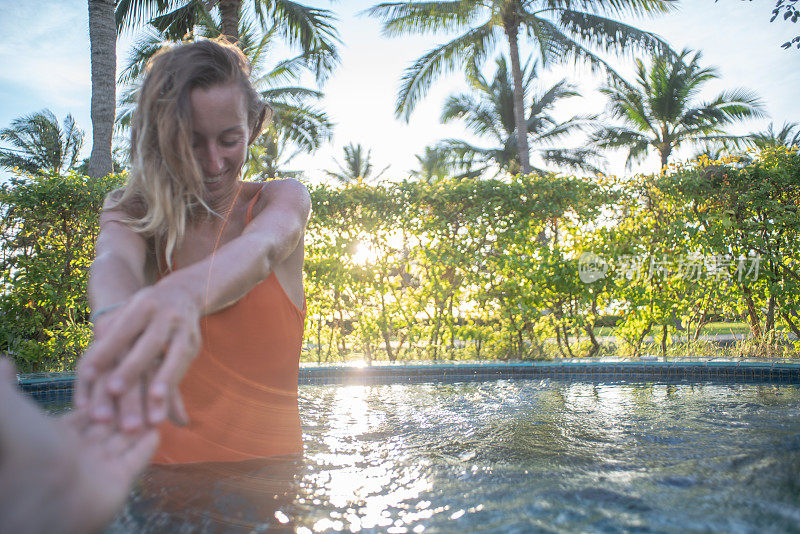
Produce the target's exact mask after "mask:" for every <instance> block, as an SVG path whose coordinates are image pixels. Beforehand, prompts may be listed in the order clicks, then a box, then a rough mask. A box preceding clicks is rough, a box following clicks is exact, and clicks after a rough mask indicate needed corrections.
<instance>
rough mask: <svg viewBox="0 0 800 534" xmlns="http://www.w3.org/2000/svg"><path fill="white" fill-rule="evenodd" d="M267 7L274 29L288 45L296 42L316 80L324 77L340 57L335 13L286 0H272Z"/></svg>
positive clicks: (321, 79)
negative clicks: (308, 61)
mask: <svg viewBox="0 0 800 534" xmlns="http://www.w3.org/2000/svg"><path fill="white" fill-rule="evenodd" d="M271 7H272V13H271V15H272V21H273V23H274V24H275V25H276V26H277V27H278V31H279V32H280V33H281V34H282V35H283V36H284V38H285V39H286V41H287V42H288V44H289V45H290V46H299V47H300V48H301V49H302V50H303V52H304V53H305V54H306V55H308V56H309V60H310V61H311V62H312V64H313V70H314V72H315V74H316V77H317V81H318V82H322V81H324V80H325V79H326V78H327V76H328V75H329V73H330V72H331V70H333V68H334V67H335V66H336V65H338V63H339V61H340V59H339V53H338V51H337V45H338V44H340V42H341V41H340V40H339V34H338V32H337V30H336V27H335V26H334V23H335V22H336V20H337V19H336V16H335V15H334V14H333V12H332V11H330V10H328V9H318V8H314V7H309V6H305V5H302V4H298V3H297V2H291V1H288V0H274V1H273V2H271ZM312 51H313V52H314V53H313V54H311V52H312ZM309 54H311V55H309Z"/></svg>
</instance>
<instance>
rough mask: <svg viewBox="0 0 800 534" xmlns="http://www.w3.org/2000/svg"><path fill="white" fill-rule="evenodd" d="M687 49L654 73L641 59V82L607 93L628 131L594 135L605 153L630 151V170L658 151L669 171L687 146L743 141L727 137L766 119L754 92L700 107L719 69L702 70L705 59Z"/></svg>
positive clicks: (656, 63)
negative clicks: (742, 123)
mask: <svg viewBox="0 0 800 534" xmlns="http://www.w3.org/2000/svg"><path fill="white" fill-rule="evenodd" d="M689 56H690V50H688V49H684V50H683V51H682V52H681V53H680V54H679V55H677V56H674V55H661V56H656V57H654V58H653V60H652V65H651V66H650V69H649V70H648V69H647V68H646V67H645V64H644V63H643V62H642V61H641V60H638V59H637V60H636V82H635V85H634V84H630V83H628V82H626V81H624V80H614V81H612V82H611V83H610V84H609V85H607V86H606V87H603V88H601V92H602V93H604V94H606V95H608V97H609V108H610V114H611V116H612V117H613V118H616V119H621V120H622V121H623V122H624V123H625V126H603V127H601V128H598V129H597V130H596V131H595V132H594V134H593V135H592V142H593V143H594V144H596V146H598V147H601V148H627V149H628V159H627V162H626V163H627V166H628V167H630V166H631V165H632V164H633V163H637V162H640V161H641V160H642V159H644V157H645V156H646V155H647V153H648V151H649V150H650V149H651V148H653V149H655V150H657V151H658V153H659V155H660V157H661V169H662V172H663V169H664V167H666V165H667V163H668V162H669V157H670V155H671V154H672V152H673V150H674V149H676V148H677V147H679V146H680V145H681V144H683V143H686V142H709V141H726V142H729V143H730V142H733V143H736V142H741V141H743V140H744V139H746V137H745V136H733V135H724V132H723V129H722V128H723V127H724V126H727V125H729V124H731V123H733V122H735V121H738V120H742V119H747V118H753V117H762V116H764V111H763V106H762V104H761V101H760V99H759V98H758V97H757V96H756V95H755V93H753V92H751V91H747V90H745V89H733V90H730V91H724V92H722V93H720V94H719V95H717V96H716V97H714V98H712V99H711V100H709V101H706V102H696V101H695V97H696V96H697V94H698V92H699V91H700V90H701V88H702V86H703V85H704V84H705V83H706V82H708V81H710V80H713V79H716V78H719V75H718V74H717V71H716V69H714V68H713V67H706V68H702V67H700V64H699V63H700V59H701V57H702V54H701V53H700V52H696V53H695V54H694V55H693V56H691V57H689Z"/></svg>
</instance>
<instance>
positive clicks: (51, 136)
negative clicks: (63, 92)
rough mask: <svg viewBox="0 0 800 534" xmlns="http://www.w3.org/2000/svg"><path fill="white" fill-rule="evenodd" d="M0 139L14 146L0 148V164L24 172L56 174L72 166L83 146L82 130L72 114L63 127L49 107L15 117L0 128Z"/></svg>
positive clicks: (67, 117)
mask: <svg viewBox="0 0 800 534" xmlns="http://www.w3.org/2000/svg"><path fill="white" fill-rule="evenodd" d="M0 140H2V141H5V142H6V143H8V144H10V145H11V146H13V147H14V148H5V149H0V167H5V168H6V169H13V168H15V167H16V168H18V169H19V170H20V171H23V172H28V173H45V174H47V173H50V174H58V173H60V172H62V171H68V170H70V169H72V168H74V167H75V166H76V164H77V162H78V155H79V154H80V151H81V146H83V131H82V130H81V129H80V128H78V126H77V125H76V124H75V120H74V119H73V118H72V115H67V116H66V118H65V119H64V127H63V129H62V127H61V126H60V125H59V124H58V119H56V116H55V115H53V112H52V111H50V110H49V109H45V110H42V111H39V112H37V113H32V114H31V115H26V116H24V117H20V118H18V119H15V120H14V121H13V122H12V123H11V126H10V127H8V128H3V129H2V130H0Z"/></svg>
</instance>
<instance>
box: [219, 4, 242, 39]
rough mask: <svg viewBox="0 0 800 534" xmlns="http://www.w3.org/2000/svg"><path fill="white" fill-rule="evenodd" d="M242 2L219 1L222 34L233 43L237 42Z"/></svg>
mask: <svg viewBox="0 0 800 534" xmlns="http://www.w3.org/2000/svg"><path fill="white" fill-rule="evenodd" d="M241 10H242V0H219V14H220V17H221V18H222V33H223V34H224V35H226V36H227V37H230V39H231V40H232V41H233V42H237V41H238V40H239V14H240V13H241Z"/></svg>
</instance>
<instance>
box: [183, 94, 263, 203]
mask: <svg viewBox="0 0 800 534" xmlns="http://www.w3.org/2000/svg"><path fill="white" fill-rule="evenodd" d="M189 101H190V104H191V110H192V150H193V151H194V156H195V158H196V159H197V162H198V163H199V164H200V168H201V169H202V171H203V181H204V183H205V186H206V189H207V191H209V192H214V191H218V190H223V189H226V186H229V185H232V184H235V183H236V181H237V180H238V178H239V176H240V174H241V171H242V166H243V165H244V161H245V157H246V155H247V144H248V139H249V137H250V132H249V128H248V126H247V109H246V106H245V99H244V94H243V93H242V90H241V88H240V87H239V86H238V85H236V84H233V83H229V84H225V85H214V86H211V87H208V88H196V89H192V91H191V93H190V94H189Z"/></svg>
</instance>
